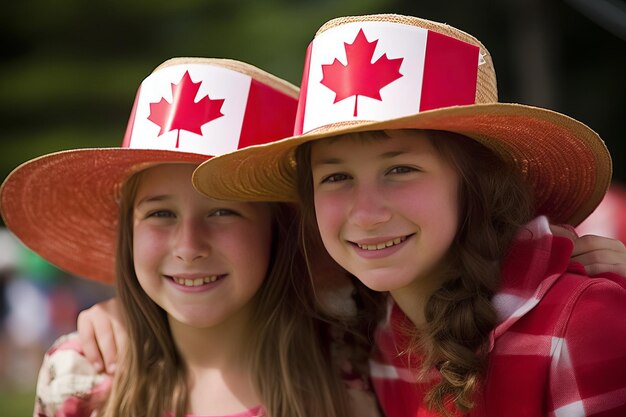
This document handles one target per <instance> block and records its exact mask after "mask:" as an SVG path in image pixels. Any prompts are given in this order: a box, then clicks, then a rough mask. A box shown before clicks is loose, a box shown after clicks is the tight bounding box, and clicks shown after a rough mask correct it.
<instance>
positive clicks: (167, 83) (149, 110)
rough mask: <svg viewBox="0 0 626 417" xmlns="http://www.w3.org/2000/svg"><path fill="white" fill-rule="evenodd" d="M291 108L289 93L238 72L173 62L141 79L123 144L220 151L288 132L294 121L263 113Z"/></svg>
mask: <svg viewBox="0 0 626 417" xmlns="http://www.w3.org/2000/svg"><path fill="white" fill-rule="evenodd" d="M292 108H293V109H294V110H293V111H295V104H294V99H293V98H291V97H288V96H286V95H285V94H282V93H281V92H279V91H276V90H273V89H272V88H270V87H269V86H267V85H265V84H263V83H261V82H258V81H257V80H255V79H253V78H251V77H250V76H249V75H247V74H244V73H242V72H238V71H233V70H231V69H228V68H225V67H220V66H217V65H208V64H192V63H187V64H181V65H172V66H168V67H165V68H161V69H158V70H156V71H155V72H153V73H152V74H151V75H150V76H148V77H147V78H146V79H145V80H144V81H143V83H142V84H141V86H140V88H139V91H138V92H137V97H136V99H135V105H134V108H133V111H132V114H131V118H130V121H129V124H128V128H127V131H126V135H125V138H124V143H123V145H122V146H124V147H129V148H135V149H165V150H172V151H179V152H191V153H198V154H203V155H209V156H216V155H222V154H224V153H227V152H232V151H235V150H237V149H239V148H241V147H245V146H249V145H253V144H257V143H262V142H264V141H268V140H272V139H276V138H277V137H284V136H287V135H288V134H289V133H291V129H289V131H287V129H286V128H285V127H288V126H293V124H291V125H289V123H288V121H284V122H278V123H276V122H273V121H272V120H271V117H264V115H267V114H268V113H269V112H270V111H273V112H275V113H276V114H279V115H281V114H283V115H284V114H290V113H291V114H293V113H292V110H291V109H292ZM292 120H293V119H292ZM292 123H293V122H292Z"/></svg>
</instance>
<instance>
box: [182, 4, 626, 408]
mask: <svg viewBox="0 0 626 417" xmlns="http://www.w3.org/2000/svg"><path fill="white" fill-rule="evenodd" d="M496 91H497V90H496V85H495V72H494V70H493V64H492V62H491V57H490V56H489V54H488V52H487V51H486V49H485V48H484V46H483V45H482V44H481V43H480V42H478V41H477V40H476V39H475V38H473V37H471V36H470V35H468V34H466V33H463V32H461V31H459V30H457V29H455V28H452V27H450V26H447V25H443V24H439V23H436V22H430V21H425V20H422V19H417V18H412V17H406V16H397V15H376V16H359V17H349V18H340V19H336V20H332V21H330V22H329V23H327V24H326V25H324V26H323V27H322V28H321V29H320V31H319V32H318V34H317V35H316V37H315V39H314V40H313V42H312V43H311V45H310V47H309V50H308V53H307V61H306V66H305V72H304V76H303V85H302V90H301V94H300V106H299V109H300V112H299V115H298V118H297V121H296V126H297V128H296V133H297V134H298V135H297V136H295V137H293V138H290V139H286V140H283V141H279V142H276V143H272V144H268V145H264V146H259V147H253V148H248V149H246V150H242V151H238V152H236V153H235V154H232V155H225V156H223V157H220V158H216V159H214V160H212V161H210V162H208V163H204V164H202V165H201V166H200V167H199V168H198V169H197V170H196V172H195V173H194V184H195V185H196V187H197V188H198V189H199V190H201V191H202V192H203V193H205V194H207V195H210V196H212V197H215V198H231V199H240V200H249V201H250V200H256V201H293V200H296V199H297V198H298V197H296V194H295V193H296V191H299V193H300V194H299V199H300V200H301V201H302V205H303V210H304V214H303V218H304V221H303V223H304V227H305V233H304V234H303V236H305V237H307V238H308V239H313V240H314V239H315V236H318V238H320V239H321V241H322V242H323V245H324V246H325V247H326V249H327V250H328V252H329V254H330V255H331V256H332V258H333V259H334V260H335V261H336V262H337V263H338V264H339V265H341V266H342V267H343V268H345V269H346V270H347V271H348V272H349V273H350V274H352V275H354V276H355V277H356V278H357V279H358V280H359V281H360V282H361V283H362V284H364V285H365V286H367V287H368V288H369V289H371V290H373V291H376V292H385V293H388V294H390V296H391V297H390V303H389V308H388V310H387V311H386V316H385V319H384V321H383V322H382V324H380V326H379V328H378V330H377V335H376V349H375V351H374V352H373V356H372V362H371V364H372V378H373V381H374V384H375V388H376V393H377V396H378V399H379V401H380V402H381V405H382V408H383V411H384V412H385V414H386V415H387V416H388V417H392V416H403V417H405V416H417V415H420V416H422V415H450V414H454V413H457V414H461V413H469V414H470V415H476V416H482V415H488V416H496V415H532V416H549V415H550V416H551V415H557V416H558V415H567V416H582V415H584V416H592V415H593V416H596V415H597V416H600V415H602V416H622V415H624V414H625V413H626V378H625V377H624V375H626V316H625V314H624V313H625V312H626V311H625V310H626V307H625V306H626V288H625V287H626V281H624V279H623V278H622V277H619V276H618V275H616V274H611V273H607V274H604V275H603V276H602V277H601V278H600V277H596V278H595V279H588V278H586V277H585V271H584V269H583V268H582V267H581V265H579V264H577V263H570V262H569V257H570V255H571V253H572V245H571V243H570V242H569V241H568V240H567V239H563V238H559V237H556V236H554V235H552V234H551V232H550V228H549V225H548V219H549V220H550V221H553V222H556V223H569V224H573V225H576V224H578V223H579V222H580V221H582V220H583V219H584V218H585V217H586V216H587V215H588V214H589V213H590V212H591V211H592V210H593V209H594V208H595V207H596V206H597V204H598V203H599V201H600V200H601V198H602V196H603V194H604V193H605V191H606V189H607V187H608V184H609V181H610V176H611V172H610V156H609V154H608V152H607V150H606V148H605V147H604V144H603V142H602V141H601V140H600V138H599V137H598V136H597V134H595V132H593V131H592V130H591V129H589V128H588V127H586V126H585V125H583V124H582V123H579V122H577V121H575V120H572V119H570V118H568V117H567V116H564V115H561V114H558V113H554V112H551V111H549V110H544V109H538V108H533V107H529V106H523V105H513V104H502V103H498V102H497V93H496ZM241 161H246V163H245V164H241V163H240V162H241ZM220 172H235V173H236V174H235V175H232V176H228V177H227V176H225V175H220V174H219V173H220ZM220 184H221V185H220ZM308 243H309V242H307V241H305V244H308ZM610 262H611V263H619V262H618V261H617V259H615V260H612V261H610ZM622 263H623V262H622Z"/></svg>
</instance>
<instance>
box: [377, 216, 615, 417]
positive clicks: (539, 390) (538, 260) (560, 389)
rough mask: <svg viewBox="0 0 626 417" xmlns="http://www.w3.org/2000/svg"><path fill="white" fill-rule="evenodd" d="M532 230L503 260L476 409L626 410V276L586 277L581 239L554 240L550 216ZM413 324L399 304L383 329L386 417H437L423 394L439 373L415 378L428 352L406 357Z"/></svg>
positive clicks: (607, 416) (587, 413)
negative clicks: (578, 257) (578, 259)
mask: <svg viewBox="0 0 626 417" xmlns="http://www.w3.org/2000/svg"><path fill="white" fill-rule="evenodd" d="M524 230H525V231H523V232H521V233H520V234H519V235H518V237H517V239H516V240H515V242H514V243H513V244H512V246H511V248H510V250H509V254H508V256H507V257H506V259H505V261H504V263H503V267H502V272H503V277H504V278H503V282H502V288H501V290H500V291H499V292H498V294H497V295H496V296H495V297H494V300H493V302H494V305H495V306H496V308H497V310H498V313H499V324H498V325H497V327H496V328H495V329H494V330H493V332H492V334H491V339H490V342H491V343H490V356H489V364H488V369H487V375H486V378H485V380H484V383H483V385H484V386H483V389H482V390H481V392H480V394H479V395H478V396H477V398H476V406H475V408H474V409H473V410H472V411H471V413H470V414H469V415H470V416H490V417H491V416H546V417H591V416H593V417H618V416H619V417H624V416H626V280H624V279H623V278H622V277H620V276H618V275H616V274H610V273H607V274H601V275H600V276H596V277H594V279H589V278H588V277H586V276H585V271H584V268H583V267H582V266H581V265H580V264H577V263H574V262H571V261H570V259H569V258H570V256H571V252H572V243H571V242H570V241H569V240H567V239H565V238H560V237H555V236H552V235H551V234H550V231H549V227H548V222H547V220H546V219H545V218H543V217H539V218H537V219H535V220H534V221H532V222H531V223H529V224H528V225H527V226H526V228H525V229H524ZM406 320H407V318H406V317H405V316H404V315H403V313H402V312H401V310H400V309H399V308H398V307H397V306H396V305H395V304H394V305H393V306H392V307H391V309H390V312H389V315H388V318H387V320H386V322H385V323H383V324H382V325H381V326H380V328H379V329H378V333H377V346H378V350H377V352H375V354H374V356H373V358H372V361H371V365H372V380H373V384H374V387H375V389H376V392H377V396H378V399H379V401H380V403H381V405H382V408H383V410H384V411H385V413H386V416H387V417H412V416H420V417H422V416H423V417H426V416H435V415H437V414H436V413H434V412H433V411H430V410H428V409H427V408H426V406H425V405H424V404H423V399H424V394H425V392H426V391H427V390H428V389H429V388H430V387H431V386H432V384H433V382H435V381H436V380H437V379H438V378H440V375H439V374H438V373H437V371H433V372H432V373H431V375H429V377H428V378H427V379H428V380H426V381H420V382H419V383H418V382H416V379H415V376H414V373H413V372H411V368H413V369H414V368H415V366H417V365H419V363H418V361H419V358H415V357H412V358H410V359H409V358H407V357H406V356H403V355H402V354H400V353H399V352H402V350H403V347H405V346H406V343H407V340H406V338H405V337H403V335H402V334H401V332H400V331H398V329H399V328H400V327H399V326H401V325H402V324H403V323H405V324H406ZM455 415H460V414H459V413H456V414H455Z"/></svg>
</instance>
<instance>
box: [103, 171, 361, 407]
mask: <svg viewBox="0 0 626 417" xmlns="http://www.w3.org/2000/svg"><path fill="white" fill-rule="evenodd" d="M140 178H141V173H139V174H135V175H134V176H133V177H131V178H130V179H129V180H128V181H127V182H126V183H125V185H124V187H123V189H122V194H121V201H120V217H119V226H118V245H117V292H118V297H119V300H120V306H121V311H122V314H123V318H124V320H125V322H126V327H127V329H128V333H129V342H128V349H127V351H126V352H124V354H122V355H121V356H122V357H121V358H120V359H121V360H120V364H119V366H118V371H117V373H116V375H115V379H114V382H113V386H112V390H111V393H110V395H109V397H108V399H107V401H106V403H105V404H104V407H103V409H102V410H101V411H102V415H103V416H105V417H113V416H128V417H139V416H146V417H148V416H150V417H151V416H162V415H164V414H165V413H168V412H172V413H174V415H175V416H177V417H180V416H183V415H184V414H185V413H186V412H187V403H188V387H187V384H186V376H187V372H186V369H185V365H184V362H183V361H182V359H181V357H180V355H179V353H178V351H177V349H176V347H175V345H174V342H173V339H172V335H171V332H170V328H169V325H168V321H167V314H166V312H165V311H164V310H163V309H161V308H160V307H159V306H158V305H157V304H156V303H154V302H153V301H152V300H151V299H150V298H149V297H148V296H147V295H146V293H145V292H144V291H143V290H142V288H141V287H140V285H139V282H138V280H137V277H136V275H135V270H134V265H133V250H132V248H133V245H132V242H133V233H132V221H133V205H134V200H135V196H136V192H137V188H138V184H139V181H140ZM272 212H273V219H272V222H273V225H272V227H273V235H272V250H271V259H270V270H269V272H268V275H267V276H266V278H265V280H264V282H263V284H262V285H261V287H260V289H259V291H258V292H257V294H255V300H256V303H255V308H256V311H255V315H254V317H256V318H257V320H258V322H257V323H255V325H254V326H252V327H253V328H254V330H253V334H252V335H251V339H250V340H251V348H250V351H251V352H252V353H251V355H252V358H251V363H252V368H251V375H252V378H253V381H252V382H253V384H254V386H255V389H256V391H257V392H258V394H259V395H260V399H261V403H262V405H263V407H264V410H265V413H266V414H265V415H266V416H268V417H311V416H313V417H327V416H331V417H344V416H348V415H349V413H348V406H347V400H346V397H347V396H346V393H345V390H344V388H343V385H342V382H341V380H340V379H339V371H338V369H337V367H336V366H335V364H334V363H333V361H332V358H331V352H330V348H329V338H330V336H329V332H330V324H329V323H330V322H329V321H326V320H325V317H324V316H323V315H322V314H321V313H320V312H319V311H318V309H317V307H316V304H315V297H314V295H313V289H312V284H311V280H310V279H309V277H308V276H307V274H306V268H305V261H304V258H303V256H302V253H301V252H300V250H299V246H298V245H297V244H295V243H296V242H295V240H296V239H297V230H294V227H297V218H298V216H297V215H298V213H297V212H296V210H295V208H294V207H292V206H288V205H286V204H275V205H273V206H272ZM207 389H209V388H207Z"/></svg>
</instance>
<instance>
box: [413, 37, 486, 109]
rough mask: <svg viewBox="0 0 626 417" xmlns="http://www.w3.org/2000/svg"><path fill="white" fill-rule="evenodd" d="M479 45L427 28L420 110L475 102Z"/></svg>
mask: <svg viewBox="0 0 626 417" xmlns="http://www.w3.org/2000/svg"><path fill="white" fill-rule="evenodd" d="M478 54H479V48H478V46H475V45H471V44H469V43H466V42H463V41H460V40H458V39H455V38H451V37H449V36H446V35H442V34H440V33H437V32H432V31H428V38H427V40H426V56H425V58H424V76H423V81H422V99H421V102H420V112H422V111H426V110H432V109H437V108H441V107H448V106H455V105H466V104H474V102H475V100H476V80H477V77H478Z"/></svg>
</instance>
